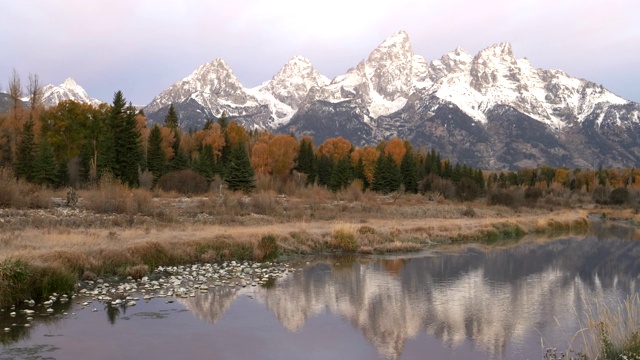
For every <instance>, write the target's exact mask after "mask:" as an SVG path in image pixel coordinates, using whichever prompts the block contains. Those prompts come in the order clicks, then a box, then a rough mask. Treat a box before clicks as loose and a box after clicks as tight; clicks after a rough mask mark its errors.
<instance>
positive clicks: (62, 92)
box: [42, 77, 102, 106]
mask: <svg viewBox="0 0 640 360" xmlns="http://www.w3.org/2000/svg"><path fill="white" fill-rule="evenodd" d="M65 100H73V101H77V102H82V103H87V104H92V105H96V106H97V105H100V104H101V103H102V101H100V100H98V99H94V98H92V97H90V96H89V94H87V91H86V90H85V89H84V88H83V87H82V86H80V85H78V83H77V82H76V81H75V80H73V79H72V78H70V77H69V78H67V79H65V80H64V81H63V82H62V83H61V84H60V85H58V86H55V85H53V84H49V85H45V86H43V87H42V103H43V104H44V105H45V106H55V105H57V104H58V103H59V102H62V101H65Z"/></svg>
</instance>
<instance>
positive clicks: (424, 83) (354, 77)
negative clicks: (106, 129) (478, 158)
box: [145, 31, 628, 132]
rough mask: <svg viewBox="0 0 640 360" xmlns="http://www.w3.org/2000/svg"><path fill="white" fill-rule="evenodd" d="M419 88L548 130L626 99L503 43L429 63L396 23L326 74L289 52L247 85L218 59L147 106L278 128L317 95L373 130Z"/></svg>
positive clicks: (479, 114)
mask: <svg viewBox="0 0 640 360" xmlns="http://www.w3.org/2000/svg"><path fill="white" fill-rule="evenodd" d="M420 94H422V95H420ZM424 94H426V95H427V96H436V97H437V98H439V99H442V100H445V101H448V102H450V103H452V104H455V105H456V106H458V107H459V108H460V109H461V110H462V111H463V112H464V113H465V114H467V115H469V116H470V117H471V118H472V119H474V120H475V121H477V122H479V123H481V124H486V122H487V113H488V112H489V111H490V110H491V109H492V108H494V107H495V106H510V107H513V108H514V109H516V110H517V111H519V112H521V113H523V114H525V115H527V116H529V117H531V118H533V119H535V120H537V121H540V122H541V123H543V124H545V125H547V126H549V127H551V128H552V129H554V130H561V129H563V128H564V127H566V126H568V125H571V124H580V123H582V122H583V121H584V119H585V118H586V117H587V116H589V115H590V114H591V113H592V112H593V111H594V110H595V109H598V111H599V112H600V113H611V112H607V111H606V110H607V108H608V107H609V106H614V105H616V106H617V105H624V104H627V103H628V102H627V101H626V100H624V99H622V98H620V97H618V96H616V95H615V94H613V93H611V92H609V91H608V90H606V89H604V88H602V87H601V86H599V85H596V84H594V83H591V82H589V81H586V80H582V79H576V78H572V77H570V76H569V75H567V74H566V73H564V72H562V71H559V70H543V69H538V68H534V67H533V66H531V64H530V63H529V61H528V60H527V59H517V58H516V57H515V56H514V54H513V50H512V48H511V45H510V44H509V43H501V44H496V45H493V46H490V47H488V48H486V49H484V50H481V51H480V52H478V53H477V54H476V55H475V56H472V55H470V54H469V53H467V52H466V51H464V50H463V49H461V48H457V49H455V50H454V51H452V52H450V53H448V54H445V55H444V56H442V57H441V58H440V59H436V60H433V61H431V62H430V63H429V62H427V60H426V59H425V58H424V57H422V56H419V55H416V54H414V52H413V50H412V47H411V42H410V40H409V36H408V34H407V33H406V32H404V31H399V32H396V33H395V34H393V35H391V36H390V37H389V38H387V39H385V40H384V41H383V42H382V43H381V44H380V45H379V46H378V47H377V48H376V49H374V50H373V51H372V52H371V53H370V54H369V56H368V58H367V59H366V60H362V61H361V62H360V63H359V64H358V65H357V66H355V67H354V68H351V69H349V70H348V71H347V73H346V74H344V75H339V76H337V77H335V78H334V79H333V80H331V81H329V79H327V78H326V77H325V76H323V75H321V74H320V73H319V72H318V71H316V70H315V69H314V68H313V66H312V64H311V62H310V61H309V60H307V59H305V58H303V57H301V56H295V57H294V58H292V59H291V60H290V61H289V62H287V63H286V64H285V65H284V66H283V67H282V68H281V69H280V71H278V73H277V74H276V75H274V77H273V78H272V79H271V80H269V81H266V82H264V83H263V84H261V85H259V86H257V87H254V88H251V89H247V88H245V87H244V86H243V85H242V84H241V83H240V82H239V81H238V79H237V78H236V77H235V75H233V73H232V71H231V69H229V67H228V66H227V64H226V63H225V62H224V61H223V60H221V59H216V60H214V61H213V62H211V63H208V64H204V65H202V66H200V67H199V68H198V69H196V71H194V72H193V73H192V74H191V75H189V76H187V77H186V78H184V79H182V80H180V81H178V82H176V83H175V84H173V85H172V86H171V87H169V88H168V89H167V90H165V91H163V92H162V93H160V94H159V95H158V96H157V97H156V98H155V99H154V100H153V101H152V102H151V103H150V104H149V105H147V107H146V108H145V111H146V112H147V114H149V113H153V112H158V111H160V110H161V109H163V110H162V111H165V110H164V108H165V107H167V106H169V104H171V103H174V104H177V103H182V104H184V106H185V107H190V106H193V105H195V104H197V106H198V107H200V108H199V109H198V110H195V112H194V114H201V115H197V116H200V117H202V118H204V117H205V116H209V117H210V116H220V115H221V114H222V113H223V112H225V113H226V114H227V115H228V116H235V117H241V118H243V119H249V121H250V123H251V126H254V127H258V128H269V129H278V128H281V127H283V126H286V125H287V124H288V123H289V122H290V120H291V119H292V118H293V117H294V115H295V114H297V113H300V112H301V110H304V111H302V112H303V113H306V109H308V108H310V107H314V108H317V109H320V107H318V106H315V105H314V106H312V104H314V103H316V102H328V103H332V104H341V103H343V102H346V103H349V104H350V105H349V106H352V107H353V108H354V109H355V108H357V109H358V110H357V111H355V110H354V111H355V112H357V113H358V114H359V115H358V116H359V117H360V118H361V120H360V121H362V122H364V123H365V124H367V125H366V126H368V127H371V129H372V130H375V129H373V127H374V121H372V120H373V119H377V118H379V117H381V116H387V115H391V114H393V113H396V112H398V111H402V109H403V108H404V107H405V106H406V105H407V101H408V99H409V98H410V97H411V96H424ZM341 108H342V107H341ZM205 113H206V114H205ZM200 120H201V119H199V120H197V121H200ZM374 132H375V131H374Z"/></svg>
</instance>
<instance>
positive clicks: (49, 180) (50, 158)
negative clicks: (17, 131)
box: [33, 136, 57, 186]
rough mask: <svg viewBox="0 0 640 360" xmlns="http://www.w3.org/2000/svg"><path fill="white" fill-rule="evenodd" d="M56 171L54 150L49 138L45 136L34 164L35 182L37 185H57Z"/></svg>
mask: <svg viewBox="0 0 640 360" xmlns="http://www.w3.org/2000/svg"><path fill="white" fill-rule="evenodd" d="M56 170H57V169H56V158H55V155H54V153H53V148H52V147H51V144H49V141H48V140H47V138H46V137H44V136H43V137H42V140H40V146H39V148H38V155H37V156H36V158H35V161H34V164H33V180H34V182H35V183H36V184H41V185H49V186H52V185H55V184H56V183H57V178H56V172H57V171H56Z"/></svg>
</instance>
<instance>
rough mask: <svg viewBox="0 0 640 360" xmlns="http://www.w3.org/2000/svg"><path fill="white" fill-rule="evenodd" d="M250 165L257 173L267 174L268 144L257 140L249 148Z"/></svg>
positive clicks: (268, 170) (268, 169)
mask: <svg viewBox="0 0 640 360" xmlns="http://www.w3.org/2000/svg"><path fill="white" fill-rule="evenodd" d="M251 167H253V170H254V171H255V172H256V173H258V174H268V173H269V172H270V171H271V169H270V168H269V145H268V144H267V143H265V142H263V141H258V142H256V143H255V145H253V149H251Z"/></svg>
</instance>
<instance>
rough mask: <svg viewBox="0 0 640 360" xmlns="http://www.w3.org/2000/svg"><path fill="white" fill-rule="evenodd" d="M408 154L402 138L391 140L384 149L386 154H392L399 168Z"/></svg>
mask: <svg viewBox="0 0 640 360" xmlns="http://www.w3.org/2000/svg"><path fill="white" fill-rule="evenodd" d="M406 152H407V148H406V147H405V146H404V141H402V139H400V138H393V139H391V140H390V141H389V142H388V143H387V144H386V146H385V147H384V154H385V155H389V154H391V157H392V158H393V161H395V162H396V164H398V166H399V165H400V163H401V162H402V158H403V157H404V154H405V153H406Z"/></svg>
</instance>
